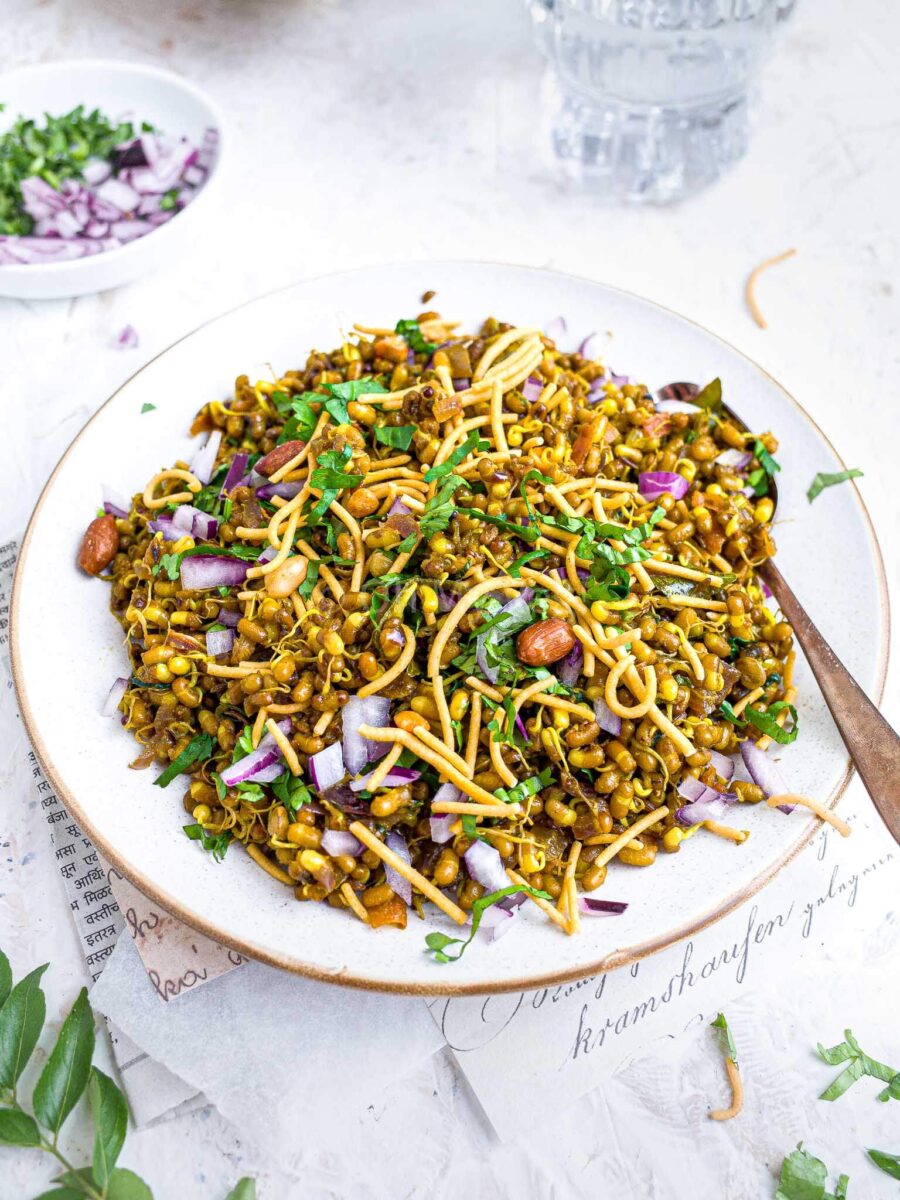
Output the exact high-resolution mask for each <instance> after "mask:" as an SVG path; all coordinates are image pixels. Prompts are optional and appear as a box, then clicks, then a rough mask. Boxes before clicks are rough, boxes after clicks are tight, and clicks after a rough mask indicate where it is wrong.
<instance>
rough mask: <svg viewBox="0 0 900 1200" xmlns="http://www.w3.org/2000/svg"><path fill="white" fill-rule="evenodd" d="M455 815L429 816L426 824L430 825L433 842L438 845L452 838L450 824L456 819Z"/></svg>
mask: <svg viewBox="0 0 900 1200" xmlns="http://www.w3.org/2000/svg"><path fill="white" fill-rule="evenodd" d="M451 786H452V785H451ZM456 816H457V814H456V813H440V815H439V816H436V817H429V819H428V824H429V825H430V826H431V840H432V841H433V842H437V844H438V845H439V846H443V844H444V843H445V842H449V841H450V840H451V839H452V838H453V834H452V832H451V830H450V826H451V825H452V824H453V822H454V821H455V820H456Z"/></svg>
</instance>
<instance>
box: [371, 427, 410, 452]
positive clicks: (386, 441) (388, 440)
mask: <svg viewBox="0 0 900 1200" xmlns="http://www.w3.org/2000/svg"><path fill="white" fill-rule="evenodd" d="M415 432H416V427H415V425H376V426H375V441H376V442H381V444H382V446H393V447H394V449H395V450H408V449H409V446H410V443H411V442H412V439H413V434H414V433H415Z"/></svg>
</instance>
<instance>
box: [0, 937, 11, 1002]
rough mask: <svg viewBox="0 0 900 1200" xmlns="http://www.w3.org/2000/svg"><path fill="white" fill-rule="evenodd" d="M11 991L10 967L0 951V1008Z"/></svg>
mask: <svg viewBox="0 0 900 1200" xmlns="http://www.w3.org/2000/svg"><path fill="white" fill-rule="evenodd" d="M11 990H12V967H10V965H9V959H8V958H7V957H6V955H5V954H4V953H3V951H2V950H0V1007H2V1005H3V1002H4V1001H5V999H6V997H7V996H8V995H9V993H10V991H11Z"/></svg>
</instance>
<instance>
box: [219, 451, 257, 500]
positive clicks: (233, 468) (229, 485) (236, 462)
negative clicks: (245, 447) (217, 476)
mask: <svg viewBox="0 0 900 1200" xmlns="http://www.w3.org/2000/svg"><path fill="white" fill-rule="evenodd" d="M249 461H250V455H249V454H236V455H235V456H234V458H233V459H232V460H231V462H230V464H229V466H228V471H227V473H226V475H225V479H224V480H223V482H222V490H221V491H220V492H219V495H220V496H227V495H228V493H229V492H230V491H232V490H233V489H234V488H236V487H237V485H238V482H239V480H240V479H242V478H243V475H244V472H245V471H246V470H247V463H248V462H249Z"/></svg>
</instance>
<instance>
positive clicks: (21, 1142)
mask: <svg viewBox="0 0 900 1200" xmlns="http://www.w3.org/2000/svg"><path fill="white" fill-rule="evenodd" d="M40 1144H41V1134H40V1130H39V1129H38V1127H37V1123H36V1121H35V1119H34V1117H30V1116H29V1115H28V1113H25V1112H22V1110H21V1109H19V1108H0V1145H3V1146H39V1145H40Z"/></svg>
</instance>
